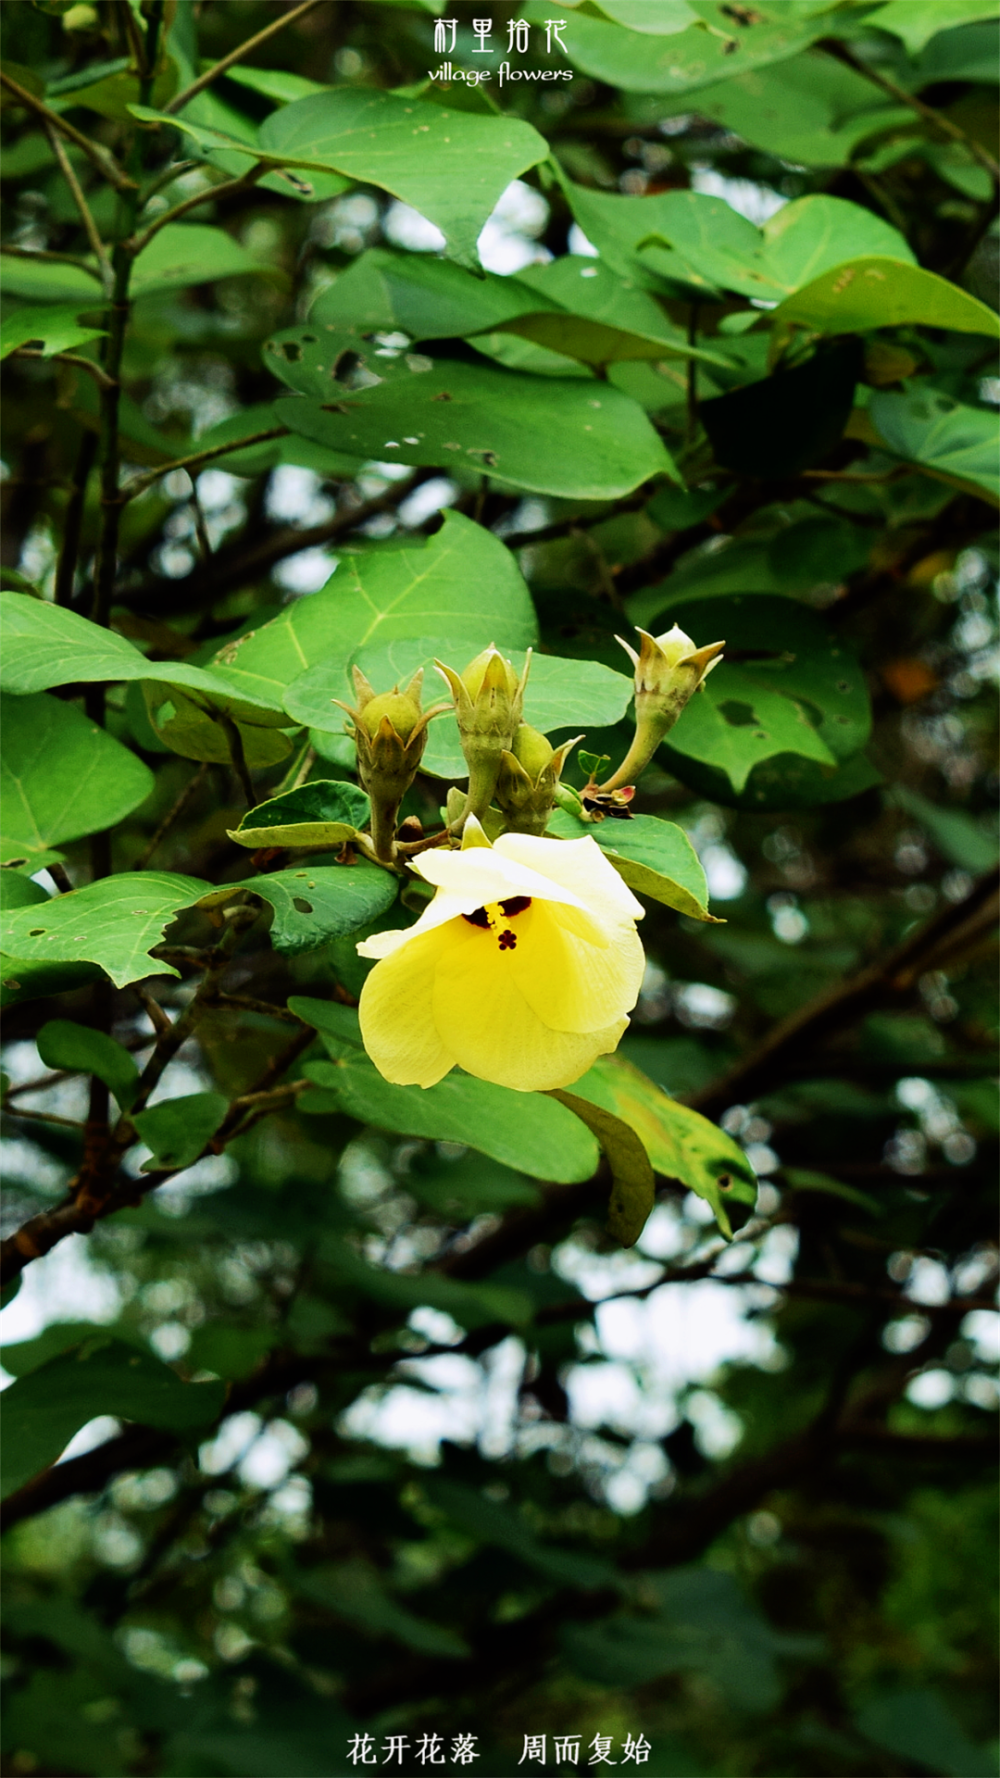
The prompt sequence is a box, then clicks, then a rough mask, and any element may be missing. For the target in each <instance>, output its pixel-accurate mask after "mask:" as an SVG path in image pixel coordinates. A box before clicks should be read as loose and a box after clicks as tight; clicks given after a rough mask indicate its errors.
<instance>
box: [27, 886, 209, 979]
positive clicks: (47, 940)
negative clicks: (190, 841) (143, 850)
mask: <svg viewBox="0 0 1000 1778" xmlns="http://www.w3.org/2000/svg"><path fill="white" fill-rule="evenodd" d="M210 891H211V885H210V884H209V883H202V882H199V881H198V879H197V878H196V877H180V876H172V875H170V874H168V873H167V872H166V871H152V870H149V871H123V872H122V873H121V874H120V875H119V876H115V877H105V878H102V879H101V880H100V881H99V882H96V883H88V884H87V885H86V886H85V887H84V888H83V889H74V890H72V891H71V893H69V894H68V895H59V896H55V897H54V898H53V899H52V900H51V901H49V902H47V903H46V905H45V907H44V908H40V909H38V910H36V909H34V908H19V909H16V910H14V911H13V912H11V913H5V914H4V915H3V917H2V921H0V948H2V949H3V951H4V952H5V954H6V955H7V956H9V957H16V958H18V959H20V958H24V959H25V961H26V962H28V963H46V964H49V963H99V964H100V966H101V968H102V969H103V970H105V972H106V973H107V974H108V975H109V976H110V977H111V980H112V981H113V982H114V984H115V986H116V987H118V988H124V987H126V986H127V985H128V983H129V982H136V981H142V980H143V979H144V978H145V977H146V976H148V975H176V974H177V973H178V972H177V970H176V969H174V968H172V966H171V965H170V964H169V963H164V962H162V961H160V960H158V959H157V958H155V957H151V956H150V955H149V947H150V946H151V945H156V944H159V943H160V940H161V939H162V937H163V934H164V932H165V930H166V928H167V927H168V926H169V925H170V924H171V922H172V921H173V920H174V918H175V917H176V915H177V914H179V913H180V911H181V909H182V908H186V907H191V906H193V905H194V903H195V902H197V901H198V900H199V898H200V897H202V896H204V895H207V894H208V893H210Z"/></svg>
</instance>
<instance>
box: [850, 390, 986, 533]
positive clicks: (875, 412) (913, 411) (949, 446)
mask: <svg viewBox="0 0 1000 1778" xmlns="http://www.w3.org/2000/svg"><path fill="white" fill-rule="evenodd" d="M867 411H868V417H869V419H870V420H871V422H872V424H873V426H874V427H875V430H876V432H877V433H878V434H879V436H880V437H881V438H883V439H884V440H885V443H886V444H887V445H888V447H889V449H890V451H892V452H894V454H895V455H897V456H899V457H906V458H908V459H909V461H910V462H912V463H919V465H920V467H921V468H922V469H926V470H928V471H930V472H931V473H932V474H935V475H939V476H941V477H942V478H943V479H944V480H945V481H949V482H955V483H957V484H958V486H959V487H963V488H969V489H971V490H972V491H973V492H974V493H978V494H985V495H986V496H987V497H988V498H989V499H990V500H991V501H992V502H993V504H994V505H998V506H1000V472H998V468H997V419H996V413H995V411H992V410H989V409H986V408H976V407H968V406H966V405H965V404H964V403H963V402H960V401H954V400H953V399H952V397H951V396H950V395H945V394H942V393H941V391H940V390H937V389H931V388H928V387H926V385H924V386H921V385H920V384H919V383H913V384H911V385H910V386H909V387H908V388H907V389H905V390H902V391H900V392H898V393H897V392H896V391H894V390H891V389H879V390H877V391H876V392H875V394H874V395H873V396H872V398H871V400H870V402H869V404H868V410H867Z"/></svg>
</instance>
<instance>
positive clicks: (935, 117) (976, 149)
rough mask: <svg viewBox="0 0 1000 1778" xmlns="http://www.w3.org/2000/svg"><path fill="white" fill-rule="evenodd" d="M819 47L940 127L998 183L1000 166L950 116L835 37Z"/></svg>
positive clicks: (999, 180)
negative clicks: (908, 90)
mask: <svg viewBox="0 0 1000 1778" xmlns="http://www.w3.org/2000/svg"><path fill="white" fill-rule="evenodd" d="M823 47H824V49H826V51H827V52H828V54H830V55H832V56H835V57H836V59H837V61H839V62H846V63H847V66H848V67H849V68H853V69H854V72H855V73H856V74H860V75H862V77H863V78H864V79H865V80H870V81H871V82H872V85H873V86H880V87H881V88H882V91H883V92H884V93H888V94H889V95H890V97H891V98H893V99H897V100H898V101H899V103H900V104H901V105H908V106H909V107H910V110H911V111H915V112H916V113H917V116H918V117H921V118H923V120H924V122H925V123H930V124H933V125H934V127H935V129H938V130H940V131H941V132H942V134H943V135H945V136H950V137H951V139H952V141H953V142H960V143H961V144H962V147H963V148H965V149H966V150H967V151H968V153H969V154H971V155H972V157H973V159H974V160H977V161H978V162H979V164H980V166H981V167H985V168H986V171H987V173H988V174H989V175H990V178H991V179H992V180H993V183H994V185H996V184H998V183H1000V165H998V164H997V162H996V161H995V160H994V159H993V156H992V155H991V154H988V153H987V151H986V149H985V148H983V147H981V145H980V144H979V143H978V142H977V141H976V140H975V138H974V137H973V136H970V135H968V134H967V133H966V131H965V130H963V129H961V128H960V126H959V125H958V124H957V123H953V122H952V120H951V118H950V117H946V116H945V114H944V112H943V111H936V110H935V109H934V106H933V105H927V104H925V103H924V101H923V99H918V98H917V95H916V93H910V92H907V90H906V88H905V86H897V84H896V82H895V81H894V80H891V79H890V78H889V76H888V74H883V73H882V71H881V69H879V68H873V67H872V66H871V64H870V63H869V62H865V61H862V59H861V57H860V56H856V55H855V54H854V52H853V50H850V49H848V47H847V44H846V43H842V42H841V41H840V40H839V39H837V40H835V41H827V42H826V43H825V44H824V45H823Z"/></svg>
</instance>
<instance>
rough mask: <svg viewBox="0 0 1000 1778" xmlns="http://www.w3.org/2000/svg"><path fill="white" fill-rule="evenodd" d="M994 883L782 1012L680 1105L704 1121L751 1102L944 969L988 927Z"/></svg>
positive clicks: (993, 914) (993, 877) (993, 876)
mask: <svg viewBox="0 0 1000 1778" xmlns="http://www.w3.org/2000/svg"><path fill="white" fill-rule="evenodd" d="M997 881H998V873H997V872H996V871H991V872H990V873H989V874H988V875H987V876H985V877H983V878H982V879H981V880H980V881H979V882H978V883H977V884H976V885H975V886H974V888H973V889H972V891H971V892H970V894H969V895H967V896H966V897H965V899H964V900H963V901H960V902H956V903H954V904H953V905H951V906H948V907H946V908H943V909H942V910H941V911H940V912H939V913H938V914H936V915H935V916H934V917H933V919H931V920H929V921H927V923H926V924H925V925H924V926H922V927H920V928H919V930H918V931H916V932H914V933H911V934H910V936H909V937H908V938H905V939H904V940H903V942H902V943H901V944H898V945H896V946H895V947H894V948H893V949H892V950H891V951H887V952H886V953H885V955H884V956H882V957H879V958H876V960H875V961H874V962H873V963H871V964H869V966H868V968H867V969H863V970H861V971H859V973H858V974H857V975H855V976H850V977H849V978H848V979H847V981H845V982H842V983H840V984H839V985H838V986H837V987H836V988H832V989H831V990H830V991H829V992H828V993H826V994H820V995H818V996H817V997H816V999H815V1000H810V1001H808V1002H807V1003H806V1005H805V1006H802V1007H799V1008H798V1009H797V1010H796V1011H795V1012H793V1013H790V1014H789V1016H788V1018H786V1019H782V1020H781V1021H780V1023H779V1024H777V1025H775V1026H774V1027H773V1029H772V1030H771V1031H769V1032H768V1034H767V1036H766V1037H765V1038H764V1039H763V1041H762V1042H761V1043H759V1044H758V1045H757V1047H756V1049H753V1050H751V1052H750V1054H749V1055H748V1056H746V1057H744V1058H743V1059H742V1060H741V1061H739V1062H737V1063H735V1064H734V1066H733V1067H732V1068H730V1069H729V1070H728V1071H727V1072H726V1073H725V1074H723V1075H722V1076H721V1078H719V1079H718V1080H714V1081H711V1082H710V1083H709V1085H708V1086H707V1087H704V1088H703V1089H702V1090H701V1091H700V1092H697V1093H693V1094H691V1095H690V1096H689V1098H688V1101H687V1102H688V1104H690V1105H692V1106H694V1108H695V1109H696V1110H697V1111H700V1112H702V1113H704V1114H705V1115H706V1116H708V1117H712V1116H716V1115H717V1114H718V1113H720V1112H722V1111H725V1109H726V1108H727V1106H729V1105H734V1104H736V1103H738V1102H739V1101H741V1100H747V1099H751V1098H754V1097H759V1095H760V1094H761V1092H763V1091H765V1090H766V1089H767V1087H769V1086H770V1085H772V1084H773V1083H774V1082H775V1081H777V1080H780V1079H782V1078H783V1076H784V1070H785V1068H786V1066H787V1065H788V1064H789V1063H790V1062H793V1063H795V1064H796V1065H797V1064H798V1062H799V1060H800V1058H801V1054H802V1051H803V1049H804V1048H806V1047H810V1048H812V1047H814V1046H815V1045H816V1044H819V1043H822V1042H823V1041H824V1040H825V1039H826V1038H827V1037H829V1036H831V1035H832V1034H833V1032H834V1031H838V1030H840V1029H842V1027H843V1026H844V1025H848V1024H852V1023H854V1022H855V1021H856V1020H857V1019H860V1018H862V1017H863V1016H864V1015H865V1014H867V1013H868V1012H870V1011H871V1010H872V1009H873V1008H874V1007H876V1006H878V1005H879V1004H881V1002H882V1001H884V1000H890V1001H891V1000H893V999H894V998H899V997H902V996H904V995H906V994H909V993H910V992H911V991H912V989H913V987H914V986H915V984H916V982H917V981H918V980H919V978H920V976H922V975H925V974H926V973H927V972H928V971H929V970H933V969H939V968H942V967H944V966H945V964H946V962H947V960H948V959H949V958H951V957H953V956H954V955H955V954H956V953H958V952H960V951H962V950H964V949H967V948H968V947H970V946H973V945H975V944H976V943H978V941H979V940H980V939H982V938H983V937H984V936H985V935H986V934H987V933H988V932H989V931H990V930H991V929H992V927H993V926H994V925H995V923H996V919H997V912H998V907H997Z"/></svg>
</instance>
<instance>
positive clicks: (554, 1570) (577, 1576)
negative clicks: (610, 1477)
mask: <svg viewBox="0 0 1000 1778" xmlns="http://www.w3.org/2000/svg"><path fill="white" fill-rule="evenodd" d="M424 1486H425V1489H426V1492H427V1494H428V1496H429V1497H430V1499H431V1501H432V1502H433V1504H434V1505H435V1506H436V1507H437V1508H438V1511H439V1512H442V1513H444V1514H445V1515H446V1517H447V1518H449V1519H450V1520H451V1521H452V1523H453V1524H455V1525H458V1526H460V1527H461V1529H462V1530H463V1531H466V1532H469V1533H471V1535H472V1536H473V1537H475V1538H477V1539H478V1540H479V1542H480V1543H486V1544H493V1545H494V1546H495V1548H497V1549H499V1550H503V1551H505V1552H506V1553H507V1554H508V1555H511V1556H514V1557H516V1559H517V1560H518V1561H519V1562H524V1563H525V1564H526V1566H527V1567H528V1568H535V1569H537V1570H538V1571H539V1572H540V1573H541V1574H544V1575H546V1576H548V1577H549V1578H550V1579H552V1580H556V1581H561V1582H562V1583H563V1584H564V1585H567V1584H568V1585H569V1586H572V1587H602V1586H608V1585H613V1584H614V1582H615V1579H616V1575H615V1570H614V1568H613V1566H612V1564H611V1563H610V1562H607V1561H604V1560H603V1559H602V1558H601V1557H600V1556H593V1555H591V1554H589V1552H587V1551H584V1550H578V1549H572V1550H569V1549H556V1548H555V1547H554V1546H553V1545H552V1544H550V1543H543V1542H542V1541H541V1539H540V1538H539V1537H538V1536H537V1535H536V1533H535V1531H534V1529H533V1528H532V1525H531V1522H530V1521H529V1520H528V1518H527V1517H526V1516H524V1515H522V1514H521V1513H520V1512H518V1510H517V1508H516V1507H515V1506H514V1505H513V1504H508V1503H507V1502H506V1501H502V1500H491V1499H488V1498H487V1496H486V1495H485V1494H480V1493H477V1492H476V1491H475V1490H474V1489H472V1488H468V1487H464V1486H463V1485H462V1483H460V1482H454V1481H451V1480H450V1479H449V1478H448V1477H447V1476H443V1475H433V1476H428V1478H427V1480H426V1482H425V1484H424Z"/></svg>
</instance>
